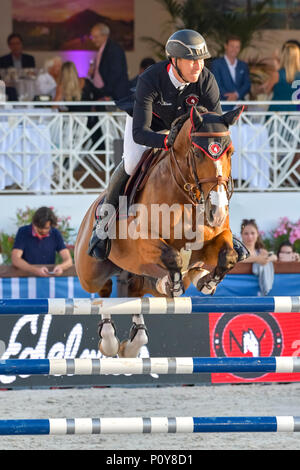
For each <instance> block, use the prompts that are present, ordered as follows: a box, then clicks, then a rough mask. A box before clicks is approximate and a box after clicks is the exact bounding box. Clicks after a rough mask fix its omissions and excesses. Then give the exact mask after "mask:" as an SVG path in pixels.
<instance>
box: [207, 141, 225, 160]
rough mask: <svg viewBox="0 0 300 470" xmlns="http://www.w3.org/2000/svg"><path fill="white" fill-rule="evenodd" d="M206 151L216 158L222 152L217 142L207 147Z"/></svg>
mask: <svg viewBox="0 0 300 470" xmlns="http://www.w3.org/2000/svg"><path fill="white" fill-rule="evenodd" d="M208 151H209V153H210V154H211V155H212V156H213V157H216V156H218V155H220V153H221V152H222V147H221V145H220V144H218V142H212V143H211V144H209V146H208Z"/></svg>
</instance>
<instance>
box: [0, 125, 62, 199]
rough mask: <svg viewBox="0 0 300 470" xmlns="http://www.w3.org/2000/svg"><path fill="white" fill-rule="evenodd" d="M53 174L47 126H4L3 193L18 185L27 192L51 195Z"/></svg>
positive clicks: (0, 152)
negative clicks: (8, 188)
mask: <svg viewBox="0 0 300 470" xmlns="http://www.w3.org/2000/svg"><path fill="white" fill-rule="evenodd" d="M52 173H53V168H52V158H51V137H50V131H49V128H48V127H47V126H45V125H44V124H38V123H37V124H35V125H33V124H30V123H26V125H24V124H23V125H15V124H14V123H12V122H9V120H8V121H6V122H0V189H4V188H5V187H7V186H10V185H12V184H17V185H18V186H20V187H21V188H24V189H27V190H32V191H34V192H46V193H47V192H50V186H51V175H52Z"/></svg>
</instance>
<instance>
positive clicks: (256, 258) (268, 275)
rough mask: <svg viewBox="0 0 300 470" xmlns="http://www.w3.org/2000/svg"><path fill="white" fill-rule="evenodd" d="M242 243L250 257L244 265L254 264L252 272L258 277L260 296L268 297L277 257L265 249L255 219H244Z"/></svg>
mask: <svg viewBox="0 0 300 470" xmlns="http://www.w3.org/2000/svg"><path fill="white" fill-rule="evenodd" d="M241 236H242V242H243V243H244V245H245V246H246V248H248V250H249V252H250V256H249V257H248V258H247V259H246V260H244V261H242V263H253V265H252V272H253V274H255V275H256V276H258V282H259V288H260V291H259V292H258V295H267V294H268V293H269V292H270V290H271V289H272V286H273V282H274V265H273V261H277V256H276V255H274V253H272V252H268V251H267V250H266V249H265V246H264V243H263V241H262V238H261V236H260V234H259V230H258V227H257V224H256V222H255V220H254V219H244V220H243V221H242V225H241Z"/></svg>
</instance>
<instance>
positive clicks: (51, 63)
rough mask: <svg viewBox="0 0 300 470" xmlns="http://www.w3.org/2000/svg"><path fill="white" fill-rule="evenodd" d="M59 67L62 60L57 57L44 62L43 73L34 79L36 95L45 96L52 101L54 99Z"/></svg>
mask: <svg viewBox="0 0 300 470" xmlns="http://www.w3.org/2000/svg"><path fill="white" fill-rule="evenodd" d="M61 67H62V59H61V57H58V56H57V57H53V59H49V60H47V61H46V62H45V65H44V70H45V71H44V73H41V74H40V75H39V76H38V77H37V79H36V93H37V95H47V96H50V97H51V99H52V100H53V99H54V98H55V94H56V87H57V83H58V80H59V77H60V72H61Z"/></svg>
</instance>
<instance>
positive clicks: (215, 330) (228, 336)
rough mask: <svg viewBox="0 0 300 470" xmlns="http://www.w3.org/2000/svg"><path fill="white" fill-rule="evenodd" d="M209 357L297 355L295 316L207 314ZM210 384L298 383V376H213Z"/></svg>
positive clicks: (299, 328) (299, 337)
mask: <svg viewBox="0 0 300 470" xmlns="http://www.w3.org/2000/svg"><path fill="white" fill-rule="evenodd" d="M209 328H210V352H211V356H212V357H224V356H226V357H257V356H264V357H268V356H299V355H300V317H299V313H235V314H232V313H225V314H220V313H210V314H209ZM211 380H212V383H249V382H299V381H300V373H293V374H287V373H284V374H283V373H282V374H274V373H266V374H265V373H264V374H262V373H249V372H248V373H243V372H241V373H235V374H226V373H221V374H219V373H214V374H212V377H211Z"/></svg>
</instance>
